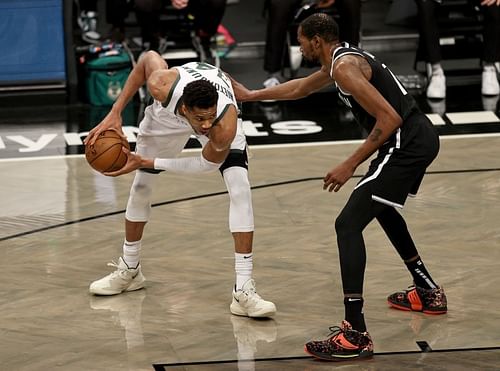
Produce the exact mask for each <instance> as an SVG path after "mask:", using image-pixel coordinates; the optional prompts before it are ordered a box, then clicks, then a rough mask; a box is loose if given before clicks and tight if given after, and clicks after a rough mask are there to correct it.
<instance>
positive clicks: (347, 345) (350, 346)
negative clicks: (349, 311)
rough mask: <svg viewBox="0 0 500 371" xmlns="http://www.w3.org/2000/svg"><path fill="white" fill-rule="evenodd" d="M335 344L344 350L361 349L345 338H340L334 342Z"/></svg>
mask: <svg viewBox="0 0 500 371" xmlns="http://www.w3.org/2000/svg"><path fill="white" fill-rule="evenodd" d="M334 342H335V344H337V345H338V346H340V347H342V348H344V349H352V350H354V349H358V348H359V347H357V346H356V345H354V344H351V343H350V342H349V341H348V340H347V339H345V338H344V336H338V337H337V338H336V339H335V340H334Z"/></svg>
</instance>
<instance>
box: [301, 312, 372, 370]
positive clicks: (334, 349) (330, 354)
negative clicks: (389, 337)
mask: <svg viewBox="0 0 500 371" xmlns="http://www.w3.org/2000/svg"><path fill="white" fill-rule="evenodd" d="M330 331H331V334H330V335H329V338H328V339H326V340H319V341H310V342H308V343H307V344H306V345H305V347H304V350H305V351H306V353H309V354H310V355H312V356H313V357H315V358H319V359H323V360H327V361H344V360H352V359H356V358H367V357H371V356H373V342H372V339H371V337H370V335H369V334H368V332H359V331H356V330H353V329H352V326H351V324H350V323H349V322H347V321H342V324H341V326H340V327H338V326H333V327H330Z"/></svg>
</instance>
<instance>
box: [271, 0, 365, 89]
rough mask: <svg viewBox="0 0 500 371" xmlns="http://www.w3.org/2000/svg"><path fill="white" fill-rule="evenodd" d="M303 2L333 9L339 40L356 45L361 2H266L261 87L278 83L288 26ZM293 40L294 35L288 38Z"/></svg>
mask: <svg viewBox="0 0 500 371" xmlns="http://www.w3.org/2000/svg"><path fill="white" fill-rule="evenodd" d="M304 3H309V4H310V5H311V6H313V7H316V8H318V9H325V8H329V7H331V6H336V8H337V10H338V13H339V21H338V23H339V28H340V40H341V41H347V42H349V43H351V44H353V45H358V44H359V37H360V29H361V0H309V1H306V2H304V1H303V0H266V10H267V13H268V14H267V30H266V46H265V54H264V70H265V71H266V72H267V73H268V78H267V79H266V80H265V81H264V84H263V85H264V86H265V87H269V86H274V85H279V83H280V74H281V69H282V66H283V56H284V54H285V46H286V43H285V42H286V36H287V32H288V30H289V27H290V24H291V22H292V20H293V18H294V16H295V14H296V12H297V11H298V10H299V8H300V6H301V5H303V4H304ZM291 36H292V37H296V36H295V35H291Z"/></svg>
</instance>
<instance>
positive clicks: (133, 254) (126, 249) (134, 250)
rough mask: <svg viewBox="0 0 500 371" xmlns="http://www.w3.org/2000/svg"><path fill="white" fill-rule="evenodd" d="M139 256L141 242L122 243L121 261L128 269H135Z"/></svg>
mask: <svg viewBox="0 0 500 371" xmlns="http://www.w3.org/2000/svg"><path fill="white" fill-rule="evenodd" d="M140 255H141V240H139V241H134V242H129V241H127V240H125V242H123V261H124V262H125V263H126V264H127V265H128V266H129V268H137V266H138V265H139V260H140Z"/></svg>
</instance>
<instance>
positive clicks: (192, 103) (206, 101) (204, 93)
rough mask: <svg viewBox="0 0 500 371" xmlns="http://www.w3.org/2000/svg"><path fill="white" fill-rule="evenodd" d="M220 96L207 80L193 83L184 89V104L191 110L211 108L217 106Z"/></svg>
mask: <svg viewBox="0 0 500 371" xmlns="http://www.w3.org/2000/svg"><path fill="white" fill-rule="evenodd" d="M218 98H219V94H218V93H217V90H216V89H215V86H214V85H213V84H212V83H211V82H210V81H207V80H195V81H191V82H190V83H189V84H187V85H186V86H185V87H184V91H183V93H182V102H183V103H184V105H186V106H187V107H189V108H193V107H198V108H210V107H213V106H215V105H216V104H217V100H218Z"/></svg>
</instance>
